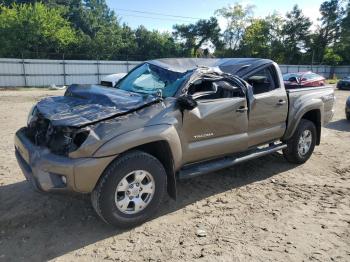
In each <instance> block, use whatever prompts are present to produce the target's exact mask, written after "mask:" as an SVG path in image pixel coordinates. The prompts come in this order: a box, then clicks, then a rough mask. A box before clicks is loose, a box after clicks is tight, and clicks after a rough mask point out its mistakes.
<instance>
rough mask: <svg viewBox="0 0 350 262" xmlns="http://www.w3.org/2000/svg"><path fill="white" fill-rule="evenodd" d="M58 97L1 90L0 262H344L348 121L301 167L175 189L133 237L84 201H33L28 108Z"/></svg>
mask: <svg viewBox="0 0 350 262" xmlns="http://www.w3.org/2000/svg"><path fill="white" fill-rule="evenodd" d="M57 94H62V91H48V90H30V91H9V90H6V91H0V112H1V113H0V123H1V125H0V126H1V128H0V261H21V260H25V261H41V260H54V261H73V260H74V261H87V260H97V261H99V260H112V261H165V260H168V261H175V260H187V261H192V260H197V259H198V260H202V261H213V260H215V261H270V260H278V261H289V260H290V261H303V260H315V261H330V260H333V261H350V158H349V151H350V122H347V121H346V120H345V116H344V104H345V100H346V97H347V96H348V95H350V92H346V91H336V96H337V105H336V114H335V117H334V119H333V122H331V123H330V124H329V125H328V126H327V127H326V128H324V129H323V131H322V142H321V145H320V146H319V147H317V148H316V150H315V152H314V154H313V156H312V157H311V159H310V160H309V161H308V162H307V163H306V164H304V165H301V166H296V165H292V164H289V163H287V162H286V161H285V160H284V159H283V157H282V155H281V154H279V153H276V154H273V155H270V156H267V157H264V158H261V159H258V160H254V161H251V162H248V163H245V164H241V165H239V166H236V167H234V168H231V169H226V170H223V171H221V172H217V173H213V174H210V175H206V176H202V177H198V178H195V179H191V180H187V181H184V182H180V183H179V184H178V188H179V190H178V201H177V202H175V201H173V200H170V199H167V200H166V201H165V203H164V205H163V208H162V209H161V210H160V211H159V213H158V214H157V215H156V217H155V218H154V219H153V220H151V221H149V222H147V223H145V224H143V225H141V226H139V227H137V228H134V229H131V230H127V231H121V230H116V229H114V228H112V227H110V226H108V225H106V224H104V223H103V222H101V221H100V219H98V217H97V216H96V215H95V213H94V211H93V209H92V208H91V205H90V201H89V197H88V196H67V195H52V194H39V193H35V192H34V191H32V190H31V188H30V187H29V185H28V184H27V183H26V182H25V181H24V177H23V175H22V174H21V172H20V169H19V167H18V165H17V163H16V160H15V157H14V149H13V136H14V133H15V131H16V130H17V129H18V128H20V127H21V126H23V125H24V124H25V122H26V116H27V112H28V110H29V109H30V107H31V106H32V105H33V104H34V103H35V102H36V101H38V100H39V99H41V98H42V97H45V96H48V95H57Z"/></svg>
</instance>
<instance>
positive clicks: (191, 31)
mask: <svg viewBox="0 0 350 262" xmlns="http://www.w3.org/2000/svg"><path fill="white" fill-rule="evenodd" d="M174 36H175V38H177V39H178V40H180V41H184V44H183V47H184V48H185V50H186V52H187V55H189V56H192V55H194V56H196V55H197V51H198V49H199V48H200V47H202V46H203V45H204V44H206V43H208V42H211V43H212V44H214V46H215V47H220V46H221V41H220V27H219V24H218V21H217V19H216V18H215V17H211V18H210V19H208V20H203V19H202V20H199V21H198V22H197V23H195V24H189V25H174Z"/></svg>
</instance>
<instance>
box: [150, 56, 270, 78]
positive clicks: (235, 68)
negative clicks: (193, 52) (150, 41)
mask: <svg viewBox="0 0 350 262" xmlns="http://www.w3.org/2000/svg"><path fill="white" fill-rule="evenodd" d="M147 63H150V64H153V65H156V66H160V67H162V68H166V69H168V70H170V71H173V72H180V73H184V72H186V71H189V70H193V69H196V68H198V67H218V68H220V70H221V71H223V72H224V73H228V74H233V75H238V76H243V75H244V74H245V73H246V72H247V71H251V70H253V69H254V68H256V67H258V66H261V65H263V64H268V63H272V61H271V60H269V59H261V58H164V59H157V60H150V61H147Z"/></svg>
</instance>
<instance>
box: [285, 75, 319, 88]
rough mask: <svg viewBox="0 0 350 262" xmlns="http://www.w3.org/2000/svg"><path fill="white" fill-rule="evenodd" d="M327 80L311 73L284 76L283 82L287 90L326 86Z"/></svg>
mask: <svg viewBox="0 0 350 262" xmlns="http://www.w3.org/2000/svg"><path fill="white" fill-rule="evenodd" d="M325 80H326V79H325V78H324V77H323V76H321V75H318V74H315V73H313V72H311V71H308V72H297V73H288V74H284V75H283V81H284V85H285V86H286V88H298V87H316V86H324V85H325V84H326V81H325Z"/></svg>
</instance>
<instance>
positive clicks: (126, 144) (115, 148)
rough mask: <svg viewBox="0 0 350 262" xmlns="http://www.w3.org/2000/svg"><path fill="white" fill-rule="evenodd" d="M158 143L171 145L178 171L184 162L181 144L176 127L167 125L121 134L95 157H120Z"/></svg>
mask: <svg viewBox="0 0 350 262" xmlns="http://www.w3.org/2000/svg"><path fill="white" fill-rule="evenodd" d="M156 141H166V142H167V143H168V144H169V147H170V150H171V153H172V156H173V161H174V168H175V170H177V169H178V168H179V167H180V166H181V162H182V148H181V142H180V138H179V136H178V133H177V131H176V129H175V127H174V126H172V125H166V124H161V125H153V126H146V127H144V128H140V129H136V130H133V131H130V132H126V133H124V134H120V135H118V136H116V137H114V138H113V139H111V140H109V141H107V142H106V143H105V144H103V145H102V146H101V147H99V148H98V149H97V150H96V151H95V153H94V154H93V157H106V156H112V155H119V154H121V153H123V152H125V151H128V150H130V149H133V148H135V147H138V146H141V145H145V144H148V143H152V142H156Z"/></svg>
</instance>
